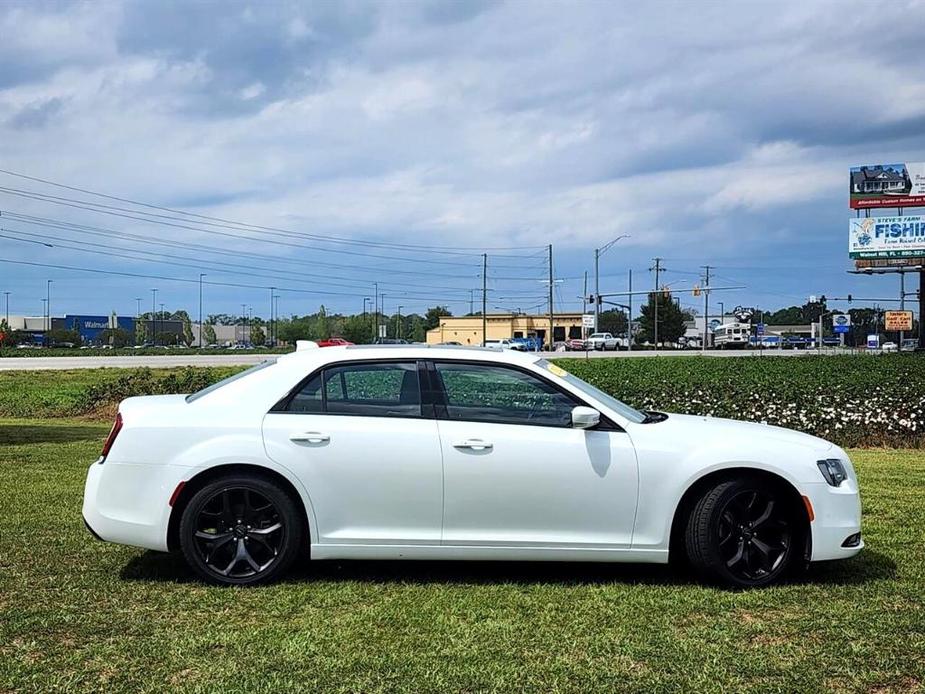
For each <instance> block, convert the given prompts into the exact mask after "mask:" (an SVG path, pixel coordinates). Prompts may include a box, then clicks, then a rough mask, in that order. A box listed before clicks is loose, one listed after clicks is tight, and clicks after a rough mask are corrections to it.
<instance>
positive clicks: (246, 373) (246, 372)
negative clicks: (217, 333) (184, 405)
mask: <svg viewBox="0 0 925 694" xmlns="http://www.w3.org/2000/svg"><path fill="white" fill-rule="evenodd" d="M275 363H276V358H275V357H274V358H273V359H267V360H266V361H262V362H260V363H259V364H255V365H254V366H252V367H251V368H249V369H244V371H240V372H238V373H236V374H233V375H231V376H229V377H228V378H223V379H222V380H221V381H219V382H218V383H213V384H212V385H211V386H206V387H205V388H203V389H202V390H197V391H196V392H195V393H192V394H190V395H187V396H186V402H194V401H196V400H198V399H199V398H201V397H202V396H203V395H208V394H209V393H211V392H213V391H216V390H218V389H219V388H223V387H224V386H227V385H228V384H229V383H232V382H234V381H237V380H238V379H239V378H244V377H245V376H249V375H250V374H252V373H254V372H256V371H260V370H261V369H265V368H267V367H268V366H273V364H275Z"/></svg>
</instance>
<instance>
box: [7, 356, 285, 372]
mask: <svg viewBox="0 0 925 694" xmlns="http://www.w3.org/2000/svg"><path fill="white" fill-rule="evenodd" d="M268 356H272V355H266V354H254V353H253V352H242V353H240V354H165V355H163V356H161V355H157V356H138V357H5V358H3V359H0V371H32V370H35V369H43V370H47V369H57V370H63V369H99V368H115V369H131V368H135V367H139V366H148V367H151V368H161V369H169V368H171V367H175V366H250V365H251V364H257V363H259V362H262V361H263V360H264V359H266V358H267V357H268Z"/></svg>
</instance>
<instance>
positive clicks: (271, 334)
mask: <svg viewBox="0 0 925 694" xmlns="http://www.w3.org/2000/svg"><path fill="white" fill-rule="evenodd" d="M274 294H276V287H270V324H269V325H268V326H267V328H268V329H267V332H268V333H270V334H269V335H268V336H267V339H268V340H269V342H270V347H272V346H273V295H274Z"/></svg>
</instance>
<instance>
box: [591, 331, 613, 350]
mask: <svg viewBox="0 0 925 694" xmlns="http://www.w3.org/2000/svg"><path fill="white" fill-rule="evenodd" d="M587 342H588V349H596V350H599V351H604V350H616V349H617V347H619V346H620V341H619V340H618V339H617V338H615V337H614V336H613V335H611V334H610V333H593V334H592V335H591V337H589V338H588V340H587Z"/></svg>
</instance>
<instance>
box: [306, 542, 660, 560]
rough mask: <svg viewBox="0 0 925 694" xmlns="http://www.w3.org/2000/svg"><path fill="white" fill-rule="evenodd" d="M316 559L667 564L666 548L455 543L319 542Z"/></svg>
mask: <svg viewBox="0 0 925 694" xmlns="http://www.w3.org/2000/svg"><path fill="white" fill-rule="evenodd" d="M311 557H312V559H419V560H435V559H444V560H454V561H466V560H471V561H597V562H633V563H649V564H667V563H668V551H667V550H664V549H581V548H570V547H479V546H458V545H457V546H453V545H449V546H447V545H355V544H315V545H312V547H311Z"/></svg>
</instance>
